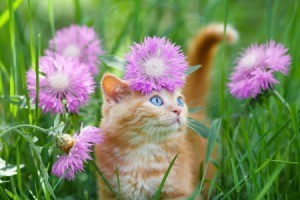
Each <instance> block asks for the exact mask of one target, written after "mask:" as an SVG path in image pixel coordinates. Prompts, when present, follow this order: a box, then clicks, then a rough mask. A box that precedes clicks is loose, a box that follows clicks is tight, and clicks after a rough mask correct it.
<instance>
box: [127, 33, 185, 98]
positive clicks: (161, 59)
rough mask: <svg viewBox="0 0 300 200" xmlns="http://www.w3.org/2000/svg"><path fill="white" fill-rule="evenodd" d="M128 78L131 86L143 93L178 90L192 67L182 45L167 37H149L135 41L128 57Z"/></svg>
mask: <svg viewBox="0 0 300 200" xmlns="http://www.w3.org/2000/svg"><path fill="white" fill-rule="evenodd" d="M125 59H126V61H127V66H126V71H125V79H127V80H129V82H130V87H131V88H132V89H133V90H135V91H141V92H142V93H143V94H149V93H150V92H151V91H153V90H156V91H160V90H161V89H163V88H165V89H167V90H169V91H174V90H175V89H177V88H180V87H182V86H183V84H184V81H185V71H186V69H187V67H188V64H187V62H186V61H185V56H184V55H183V53H182V52H181V50H180V47H179V46H176V45H175V44H172V43H171V42H170V41H169V40H168V39H166V38H158V37H146V38H145V39H144V41H143V42H142V44H137V43H135V44H134V45H133V46H132V47H131V52H130V53H129V54H127V55H126V56H125Z"/></svg>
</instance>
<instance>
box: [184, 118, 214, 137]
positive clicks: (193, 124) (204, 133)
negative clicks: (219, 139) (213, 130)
mask: <svg viewBox="0 0 300 200" xmlns="http://www.w3.org/2000/svg"><path fill="white" fill-rule="evenodd" d="M187 126H188V127H189V128H190V129H192V130H193V131H194V132H195V133H196V134H197V135H199V136H201V137H204V138H208V132H209V129H208V128H207V126H206V125H205V124H204V123H201V122H199V121H198V120H195V119H193V118H188V121H187Z"/></svg>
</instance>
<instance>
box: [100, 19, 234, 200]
mask: <svg viewBox="0 0 300 200" xmlns="http://www.w3.org/2000/svg"><path fill="white" fill-rule="evenodd" d="M219 26H220V25H211V26H208V27H206V28H205V29H204V30H203V31H202V32H200V33H199V34H198V35H197V36H196V37H195V39H194V41H193V42H192V45H191V50H190V51H189V54H188V59H189V62H190V64H191V65H196V64H202V65H203V66H202V68H201V69H200V70H198V71H197V72H195V73H193V74H192V75H191V76H189V77H188V78H187V84H186V86H185V88H184V89H183V93H182V92H181V91H175V92H173V93H171V92H168V91H166V90H162V91H160V92H153V93H151V94H149V95H142V94H140V93H138V92H134V91H132V90H131V89H130V87H129V86H128V83H127V82H126V81H124V80H121V79H119V78H117V77H116V76H114V75H112V74H105V75H104V76H103V78H102V82H101V88H102V92H103V98H104V103H103V107H102V115H103V119H102V121H101V123H100V127H101V128H102V131H103V133H102V134H104V142H103V143H102V144H101V145H97V146H96V148H95V155H96V160H97V164H98V166H99V168H100V170H101V171H102V172H103V174H104V176H105V177H106V179H107V180H108V182H109V183H110V185H111V186H112V188H113V190H114V192H115V194H118V193H119V191H120V194H119V195H120V197H121V198H122V199H142V200H143V199H145V200H146V199H151V198H153V196H154V194H155V192H156V191H157V189H158V186H159V184H160V182H161V181H162V178H163V176H164V174H165V173H166V170H167V168H168V167H169V165H170V162H171V161H172V159H173V158H174V157H175V156H176V155H177V154H178V157H177V159H176V161H175V163H174V165H173V167H172V169H171V172H170V174H169V176H168V178H167V180H166V183H165V185H164V188H163V191H162V196H161V199H163V200H165V199H186V197H188V196H189V195H191V193H192V192H193V191H194V189H195V187H196V185H197V183H198V181H199V167H200V163H201V162H202V161H203V159H204V155H205V146H206V141H205V140H204V139H202V138H199V137H198V136H196V135H195V134H194V133H191V132H190V131H188V130H187V127H186V121H187V116H188V111H187V106H190V107H194V106H199V105H202V106H203V105H205V103H206V96H207V93H208V87H209V79H208V78H207V76H208V73H209V71H210V68H211V67H210V65H211V60H212V58H213V55H214V47H215V45H216V44H218V43H219V42H220V41H221V40H222V35H223V31H222V29H220V27H219ZM234 37H235V35H234V31H233V30H230V31H228V32H227V39H228V41H231V40H233V39H234ZM154 95H159V96H160V97H161V98H162V99H163V101H164V105H163V106H159V107H157V106H154V105H153V104H151V103H150V102H149V99H150V98H151V97H152V96H154ZM179 96H184V97H185V102H186V104H185V105H184V106H183V107H180V106H178V105H177V102H176V99H177V98H178V97H179ZM184 97H183V98H184ZM202 114H204V113H202ZM199 120H201V119H200V118H199ZM212 169H213V168H212ZM117 174H118V177H119V184H120V187H118V179H117ZM211 175H212V173H211V171H209V176H208V177H211ZM98 180H99V187H100V193H99V194H100V198H101V199H116V198H117V197H116V196H115V195H114V194H113V193H112V192H110V190H109V189H108V187H107V185H106V184H105V183H104V182H103V180H102V179H101V178H98Z"/></svg>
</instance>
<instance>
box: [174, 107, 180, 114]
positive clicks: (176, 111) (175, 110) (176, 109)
mask: <svg viewBox="0 0 300 200" xmlns="http://www.w3.org/2000/svg"><path fill="white" fill-rule="evenodd" d="M173 113H176V114H177V115H180V113H181V109H180V108H175V109H174V110H173Z"/></svg>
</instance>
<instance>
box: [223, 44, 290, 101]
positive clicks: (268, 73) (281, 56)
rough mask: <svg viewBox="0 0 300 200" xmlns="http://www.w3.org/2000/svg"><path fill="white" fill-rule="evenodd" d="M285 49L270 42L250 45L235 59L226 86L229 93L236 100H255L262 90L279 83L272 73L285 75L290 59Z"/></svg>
mask: <svg viewBox="0 0 300 200" xmlns="http://www.w3.org/2000/svg"><path fill="white" fill-rule="evenodd" d="M286 52H287V49H285V48H284V47H283V45H281V44H275V42H274V41H270V42H269V43H268V44H263V45H252V46H250V47H249V48H247V49H246V50H245V51H244V52H243V53H242V54H241V56H240V58H238V59H237V62H236V66H235V68H234V71H233V73H232V74H231V76H230V80H231V82H230V83H229V84H228V87H229V90H230V93H231V95H232V96H235V97H236V98H238V99H246V98H255V97H256V96H257V95H258V94H260V93H261V92H262V91H264V90H268V89H271V88H273V86H274V84H277V83H279V82H278V81H277V80H276V79H275V78H274V72H281V73H283V74H284V75H286V74H287V73H288V71H289V65H290V63H291V61H290V60H291V59H290V56H289V55H286Z"/></svg>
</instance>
